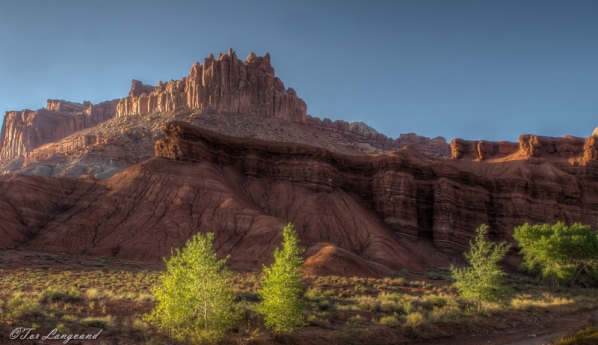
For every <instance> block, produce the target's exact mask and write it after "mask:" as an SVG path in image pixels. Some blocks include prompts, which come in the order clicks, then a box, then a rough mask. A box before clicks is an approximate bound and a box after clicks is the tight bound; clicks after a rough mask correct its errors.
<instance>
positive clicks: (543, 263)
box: [513, 222, 598, 289]
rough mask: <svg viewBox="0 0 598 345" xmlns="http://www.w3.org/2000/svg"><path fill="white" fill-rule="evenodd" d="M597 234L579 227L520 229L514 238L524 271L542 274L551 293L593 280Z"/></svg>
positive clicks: (539, 226)
mask: <svg viewBox="0 0 598 345" xmlns="http://www.w3.org/2000/svg"><path fill="white" fill-rule="evenodd" d="M597 234H598V233H597V232H596V231H592V229H590V227H589V226H585V225H582V224H579V223H575V224H573V225H571V226H567V225H566V224H565V223H562V222H557V223H556V224H554V225H549V224H543V225H529V224H525V225H522V226H519V227H516V228H515V233H514V234H513V238H515V240H517V242H519V248H520V252H521V254H523V263H522V264H521V266H520V268H521V269H522V270H524V271H528V272H531V273H538V274H539V275H540V276H541V277H542V279H543V280H544V281H545V282H546V283H547V284H548V285H549V286H550V288H551V289H554V288H555V287H556V286H558V285H561V286H569V287H571V286H573V285H574V284H576V283H577V282H578V281H579V280H580V279H581V278H582V277H588V278H593V277H595V276H596V272H595V266H596V261H597V259H598V236H597Z"/></svg>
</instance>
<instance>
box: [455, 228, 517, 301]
mask: <svg viewBox="0 0 598 345" xmlns="http://www.w3.org/2000/svg"><path fill="white" fill-rule="evenodd" d="M487 232H488V226H487V225H485V224H482V225H481V226H480V227H479V228H477V229H476V233H477V236H476V238H475V240H474V241H473V242H469V252H467V253H465V258H466V259H467V261H468V262H469V267H464V268H455V267H454V266H452V265H451V272H452V275H453V278H454V279H455V283H453V285H454V286H455V287H456V288H457V289H458V290H459V292H460V293H461V295H462V296H463V297H465V298H468V299H471V300H474V301H476V303H477V307H478V311H479V310H481V308H482V304H483V302H497V301H500V300H501V299H503V298H504V297H505V296H506V294H507V293H508V292H509V290H510V289H509V287H508V286H507V285H506V284H505V280H504V278H505V275H506V273H505V272H504V271H503V270H502V269H501V268H500V266H499V265H498V262H499V261H501V260H502V259H503V258H504V256H505V255H506V254H507V251H508V250H509V245H508V244H507V243H500V244H499V243H493V242H488V241H486V240H485V239H484V237H485V235H486V233H487Z"/></svg>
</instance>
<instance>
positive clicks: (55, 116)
mask: <svg viewBox="0 0 598 345" xmlns="http://www.w3.org/2000/svg"><path fill="white" fill-rule="evenodd" d="M117 103H118V100H113V101H107V102H103V103H99V104H96V105H93V104H91V103H90V102H84V103H74V102H67V101H63V100H48V102H47V105H46V108H42V109H40V110H37V111H32V110H22V111H8V112H6V114H5V116H4V123H3V124H2V131H1V132H0V159H12V158H17V157H20V156H25V154H26V153H28V152H31V151H32V150H33V149H35V148H37V147H39V146H41V145H43V144H46V143H50V142H54V141H58V140H60V139H62V138H65V137H67V136H69V135H71V134H73V133H75V132H77V131H80V130H82V129H85V128H90V127H93V126H95V125H97V124H99V123H101V122H104V121H106V120H108V119H111V118H113V117H114V116H115V115H116V104H117Z"/></svg>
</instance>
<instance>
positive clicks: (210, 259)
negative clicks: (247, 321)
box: [146, 233, 240, 343]
mask: <svg viewBox="0 0 598 345" xmlns="http://www.w3.org/2000/svg"><path fill="white" fill-rule="evenodd" d="M213 242H214V234H212V233H208V234H207V235H206V236H204V235H202V234H196V235H195V236H193V237H192V238H191V239H189V240H188V241H187V243H186V246H185V248H183V250H182V251H181V250H179V249H176V253H175V255H174V256H172V257H171V258H169V259H166V260H165V261H166V272H164V273H163V274H162V275H161V277H160V282H159V283H158V284H157V285H156V287H155V288H154V290H153V292H154V294H155V296H156V306H155V307H154V309H153V310H152V312H151V313H150V314H149V315H147V316H146V320H147V321H149V322H150V323H153V324H155V325H156V326H157V327H158V328H161V329H167V330H169V331H170V335H171V337H173V338H174V339H176V340H179V341H184V342H187V343H203V342H216V341H218V340H220V339H222V338H223V337H224V334H225V332H226V331H227V330H228V329H230V328H232V327H233V325H234V324H235V323H236V322H237V320H238V319H239V317H240V315H239V312H238V311H237V310H236V309H235V306H234V300H235V296H234V294H233V291H232V283H231V273H230V271H229V270H228V269H227V268H226V265H225V264H226V260H227V258H225V259H222V260H219V259H218V258H217V257H216V253H215V252H214V249H213V245H212V244H213Z"/></svg>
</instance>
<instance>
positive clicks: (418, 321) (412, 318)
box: [405, 311, 426, 328]
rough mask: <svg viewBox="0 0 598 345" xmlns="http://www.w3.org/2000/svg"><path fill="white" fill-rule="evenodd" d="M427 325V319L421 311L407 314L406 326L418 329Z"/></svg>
mask: <svg viewBox="0 0 598 345" xmlns="http://www.w3.org/2000/svg"><path fill="white" fill-rule="evenodd" d="M424 323H426V317H425V316H424V314H422V313H420V312H419V311H416V312H413V313H409V314H407V317H405V324H406V325H407V326H410V327H412V328H418V327H420V326H422V325H423V324H424Z"/></svg>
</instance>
